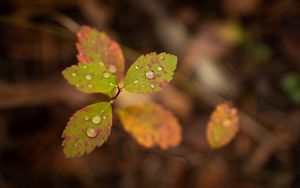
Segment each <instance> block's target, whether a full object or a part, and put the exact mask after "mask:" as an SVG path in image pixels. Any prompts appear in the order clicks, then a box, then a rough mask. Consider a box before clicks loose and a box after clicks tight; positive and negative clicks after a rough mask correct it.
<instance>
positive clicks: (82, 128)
mask: <svg viewBox="0 0 300 188" xmlns="http://www.w3.org/2000/svg"><path fill="white" fill-rule="evenodd" d="M111 126H112V110H111V104H110V103H109V102H101V103H95V104H92V105H89V106H87V107H85V108H83V109H81V110H79V111H77V112H76V113H75V114H74V115H73V116H72V117H71V118H70V121H69V122H68V124H67V126H66V128H65V130H64V131H63V134H62V138H63V139H64V140H63V144H62V146H63V151H64V153H65V156H66V157H68V158H72V157H80V156H82V155H83V154H85V153H90V152H92V151H93V150H94V149H95V148H96V147H100V146H101V145H102V144H103V143H104V142H105V141H106V139H107V138H108V136H109V134H110V130H111Z"/></svg>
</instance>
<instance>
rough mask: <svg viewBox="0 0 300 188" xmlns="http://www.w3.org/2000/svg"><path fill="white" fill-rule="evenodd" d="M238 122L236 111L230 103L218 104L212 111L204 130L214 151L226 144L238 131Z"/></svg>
mask: <svg viewBox="0 0 300 188" xmlns="http://www.w3.org/2000/svg"><path fill="white" fill-rule="evenodd" d="M238 122H239V117H238V110H237V109H236V108H235V107H234V106H233V104H232V103H231V102H223V103H221V104H219V105H218V106H217V107H216V109H215V110H214V111H213V113H212V115H211V117H210V120H209V122H208V127H207V130H206V137H207V140H208V143H209V145H210V147H211V148H214V149H215V148H220V147H222V146H224V145H226V144H228V143H229V142H230V141H231V140H232V139H233V138H234V136H235V135H236V134H237V132H238V130H239V127H238Z"/></svg>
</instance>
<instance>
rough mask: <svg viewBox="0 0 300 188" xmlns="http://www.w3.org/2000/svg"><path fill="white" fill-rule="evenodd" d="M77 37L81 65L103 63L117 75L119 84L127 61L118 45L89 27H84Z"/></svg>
mask: <svg viewBox="0 0 300 188" xmlns="http://www.w3.org/2000/svg"><path fill="white" fill-rule="evenodd" d="M77 37H78V43H76V47H77V50H78V52H79V54H78V55H77V59H78V61H79V63H83V64H86V63H90V62H97V63H99V62H103V63H104V65H105V67H106V68H107V70H109V71H110V72H111V73H113V74H115V75H116V78H117V81H118V82H119V81H120V80H122V79H123V76H124V69H125V59H124V56H123V53H122V50H121V48H120V47H119V45H118V43H116V42H115V41H113V40H112V39H111V38H110V37H108V36H107V35H106V34H105V33H104V32H99V31H97V30H96V29H95V28H91V27H89V26H82V27H81V28H80V30H79V31H78V32H77Z"/></svg>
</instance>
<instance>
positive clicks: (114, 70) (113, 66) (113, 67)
mask: <svg viewBox="0 0 300 188" xmlns="http://www.w3.org/2000/svg"><path fill="white" fill-rule="evenodd" d="M108 69H109V71H110V72H111V73H116V72H117V67H116V66H115V65H109V67H108Z"/></svg>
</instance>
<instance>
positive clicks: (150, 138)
mask: <svg viewBox="0 0 300 188" xmlns="http://www.w3.org/2000/svg"><path fill="white" fill-rule="evenodd" d="M118 114H119V117H120V119H121V121H122V124H123V127H124V129H125V131H127V132H128V133H130V134H131V135H132V136H133V138H134V139H135V140H136V141H137V142H138V143H139V144H141V145H142V146H144V147H147V148H149V147H154V146H156V145H158V146H160V147H161V148H162V149H167V148H169V147H170V146H177V145H178V144H179V143H180V142H181V127H180V125H179V123H178V121H177V119H176V117H175V116H174V115H173V114H172V113H171V112H169V111H168V110H166V109H164V108H163V107H161V106H160V105H158V104H156V103H150V102H149V103H144V104H138V105H133V106H130V107H127V108H124V109H121V110H119V111H118Z"/></svg>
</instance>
